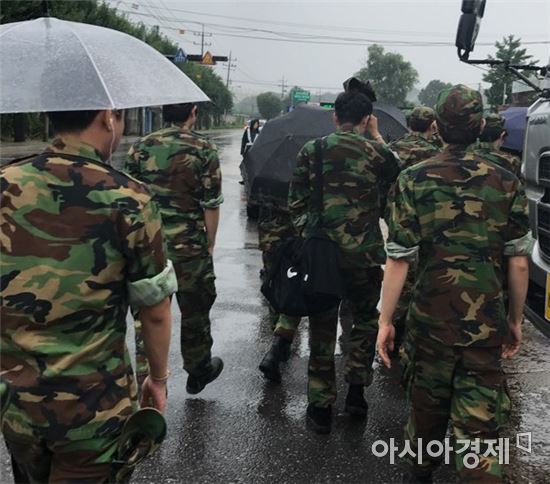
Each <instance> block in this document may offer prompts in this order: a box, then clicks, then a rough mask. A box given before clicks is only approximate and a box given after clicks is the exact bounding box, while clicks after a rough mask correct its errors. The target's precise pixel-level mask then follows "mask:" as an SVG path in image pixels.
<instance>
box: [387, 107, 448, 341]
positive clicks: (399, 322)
mask: <svg viewBox="0 0 550 484" xmlns="http://www.w3.org/2000/svg"><path fill="white" fill-rule="evenodd" d="M410 120H411V121H413V120H419V121H426V122H430V123H431V122H433V121H435V112H434V110H433V109H431V108H428V107H426V106H418V107H416V108H414V109H413V111H412V113H411V116H410ZM390 148H391V149H392V150H393V151H394V152H395V153H396V154H397V155H398V156H399V160H400V162H401V169H402V170H404V169H405V168H408V167H409V166H413V165H415V164H416V163H419V162H421V161H424V160H427V159H428V158H431V157H432V156H435V155H437V154H438V153H439V152H440V151H441V148H440V147H439V145H438V144H436V143H434V141H433V137H432V138H430V139H426V138H425V137H424V136H422V134H421V133H418V132H415V131H411V132H410V133H408V134H406V135H405V136H403V137H402V138H400V139H398V140H396V141H394V142H393V143H392V144H391V145H390ZM415 281H416V268H415V264H414V263H413V264H411V266H410V267H409V273H408V274H407V280H406V281H405V286H404V287H403V291H402V292H401V297H400V298H399V303H398V305H397V308H396V311H395V315H394V323H393V324H394V326H395V330H396V348H397V347H398V346H399V345H400V343H401V341H402V339H403V337H404V333H405V325H406V319H407V311H408V309H409V304H410V302H411V297H412V291H413V287H414V283H415ZM396 351H397V350H396Z"/></svg>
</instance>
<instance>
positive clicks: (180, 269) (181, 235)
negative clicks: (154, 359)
mask: <svg viewBox="0 0 550 484" xmlns="http://www.w3.org/2000/svg"><path fill="white" fill-rule="evenodd" d="M163 114H164V120H165V121H166V122H168V123H171V126H170V127H168V128H164V129H161V130H159V131H156V132H154V133H151V134H149V135H147V136H145V137H144V138H142V139H140V140H138V141H137V142H136V143H135V144H134V145H133V146H132V148H131V149H130V151H129V153H128V157H127V161H126V166H125V171H127V172H128V173H130V174H131V175H132V176H134V177H135V178H137V179H138V180H141V181H143V182H144V183H146V184H147V185H148V187H149V188H150V190H151V191H152V192H153V194H154V199H155V202H156V203H157V204H158V206H159V209H160V213H161V216H162V224H163V229H164V235H165V237H166V245H167V249H168V256H169V258H170V259H171V260H172V262H173V263H174V268H175V270H176V275H177V278H178V292H177V293H176V299H177V302H178V306H179V308H180V311H181V338H180V341H181V354H182V357H183V365H184V366H183V367H184V369H185V370H186V371H187V373H188V374H189V376H188V379H187V385H186V390H187V392H188V393H190V394H192V395H194V394H197V393H199V392H201V391H202V390H203V389H204V387H205V386H206V385H207V384H208V383H210V382H212V381H213V380H215V379H216V378H217V377H218V376H219V374H220V373H221V371H222V369H223V362H222V360H221V359H220V358H218V357H212V354H211V348H212V336H211V331H210V309H211V307H212V305H213V304H214V301H215V299H216V287H215V284H214V281H215V275H214V266H213V261H212V253H213V249H214V244H215V241H216V231H217V228H218V220H219V207H220V205H221V203H222V202H223V196H222V191H221V181H222V180H221V172H220V163H219V159H218V151H217V149H216V147H215V146H214V145H213V144H212V143H211V142H210V141H208V140H207V139H206V138H204V137H202V136H200V135H199V134H197V133H194V132H192V131H191V129H192V127H193V125H194V123H195V121H196V117H197V106H196V105H194V104H177V105H170V106H165V107H164V110H163ZM136 337H137V339H138V344H139V331H136Z"/></svg>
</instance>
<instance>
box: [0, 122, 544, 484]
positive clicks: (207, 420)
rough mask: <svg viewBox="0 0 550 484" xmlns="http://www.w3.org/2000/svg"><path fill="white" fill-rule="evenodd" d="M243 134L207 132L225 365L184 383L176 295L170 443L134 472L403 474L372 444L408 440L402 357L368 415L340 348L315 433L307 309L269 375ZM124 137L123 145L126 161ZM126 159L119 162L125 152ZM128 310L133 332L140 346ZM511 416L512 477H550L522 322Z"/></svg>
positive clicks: (216, 317) (511, 366) (195, 477)
mask: <svg viewBox="0 0 550 484" xmlns="http://www.w3.org/2000/svg"><path fill="white" fill-rule="evenodd" d="M241 135H242V133H241V132H240V131H236V130H227V131H214V132H211V133H210V134H209V136H210V137H211V138H212V139H213V140H214V141H215V142H216V144H217V145H218V147H219V149H220V155H221V160H222V162H221V163H222V172H223V177H224V195H225V203H224V204H223V206H222V212H221V222H220V229H219V233H218V242H217V246H216V249H215V256H214V260H215V270H216V276H217V280H216V284H217V292H218V298H217V301H216V303H215V305H214V308H213V310H212V326H213V327H212V333H213V338H214V348H213V354H214V355H218V356H221V357H222V358H223V360H224V362H225V369H224V371H223V373H222V374H221V376H220V378H219V379H218V380H216V381H215V382H214V383H212V384H210V385H209V386H208V387H206V389H205V390H204V391H203V392H201V393H200V394H199V395H196V396H191V395H188V394H187V393H186V392H185V382H186V374H185V372H184V371H183V368H182V361H181V356H180V353H179V311H178V309H177V306H176V305H175V303H173V306H172V307H173V324H174V326H173V336H172V344H171V350H170V368H171V371H172V376H171V378H170V381H169V385H168V392H169V399H168V409H167V411H166V420H167V423H168V435H167V437H166V439H165V441H164V444H163V445H162V447H161V449H160V451H159V452H158V453H157V454H155V455H154V456H152V457H151V458H149V459H147V460H146V461H145V462H144V463H143V464H141V465H140V466H139V468H138V469H137V471H136V472H135V473H134V476H133V480H132V481H133V482H151V483H161V482H192V483H195V482H197V483H199V482H201V483H202V482H246V483H268V482H277V483H304V482H326V483H328V482H342V483H355V482H362V483H365V482H368V483H379V482H388V483H391V482H401V472H402V468H400V466H399V465H398V464H397V463H398V462H399V458H398V457H397V456H396V459H395V461H396V464H395V465H391V464H390V462H389V455H386V456H385V457H376V456H375V455H374V454H373V452H372V444H373V442H375V441H377V440H384V441H386V442H388V443H389V439H391V438H393V439H395V443H396V445H397V446H398V452H400V451H401V450H402V442H401V438H402V433H403V432H402V429H403V425H404V423H405V420H406V417H407V407H406V403H405V398H404V393H403V391H402V390H401V387H400V386H399V371H398V368H393V369H392V370H386V369H383V368H381V367H380V365H378V364H377V363H376V369H375V381H374V383H373V385H372V386H371V387H369V389H368V391H367V399H368V401H369V405H370V408H369V419H368V421H367V423H366V424H365V423H362V422H361V421H356V420H351V419H350V418H349V417H347V416H346V415H344V414H343V413H342V409H343V396H344V395H345V386H344V384H343V378H342V374H341V371H338V370H340V369H341V363H342V360H343V357H342V352H341V349H340V348H339V347H337V353H338V357H337V373H338V384H339V386H338V390H339V398H338V402H337V404H336V408H335V414H336V418H335V420H334V424H333V429H332V433H331V434H330V435H328V436H322V435H316V434H313V433H311V432H309V431H307V430H306V429H305V409H306V372H307V357H308V341H307V320H306V319H304V320H303V322H302V325H301V330H300V332H299V334H298V335H297V338H296V341H295V342H294V344H293V351H292V356H291V359H290V361H289V362H288V363H287V364H286V365H285V366H284V368H283V383H282V384H281V385H274V384H270V383H267V382H266V381H265V380H264V379H263V377H262V375H261V373H260V372H259V371H258V364H259V362H260V360H261V358H262V356H263V354H264V353H265V351H267V349H268V347H269V344H270V340H271V331H270V324H269V321H268V310H267V307H266V305H265V304H264V302H263V300H262V297H261V295H260V292H259V291H260V281H259V271H260V267H261V254H260V252H259V250H258V247H257V232H256V227H255V224H254V222H251V221H248V220H247V218H246V210H245V201H244V198H243V188H242V186H241V185H239V183H238V182H239V180H240V179H241V177H240V172H239V163H240V156H239V149H240V139H241ZM125 148H126V147H122V149H121V150H119V154H118V157H117V158H118V160H120V159H121V156H122V154H123V152H124V149H125ZM117 164H118V163H117ZM128 321H129V323H130V324H129V333H128V341H129V347H130V352H131V353H132V352H133V344H132V338H133V330H132V327H131V319H129V320H128ZM506 367H507V373H508V375H509V388H510V393H511V396H512V401H513V415H512V422H511V425H510V427H509V428H508V429H507V431H506V435H504V436H505V437H509V438H510V465H508V466H505V472H506V474H507V477H508V479H509V480H510V481H511V482H518V483H519V482H522V483H523V482H532V483H539V482H548V475H547V472H548V470H549V469H550V420H549V419H548V415H550V349H549V341H548V339H547V338H545V337H544V336H543V335H542V334H541V333H539V332H538V331H537V330H536V329H534V328H533V326H531V324H530V323H526V324H525V325H524V343H523V347H522V350H521V353H520V355H519V356H518V357H516V358H514V359H513V360H511V361H510V362H508V363H507V364H506ZM519 432H531V433H532V449H531V453H527V452H526V451H523V450H519V449H516V445H515V444H516V434H517V433H519ZM9 468H10V466H9V457H8V455H7V452H6V450H5V447H4V445H3V443H2V444H1V449H0V470H1V471H2V474H1V479H0V480H1V481H2V482H11V481H12V477H11V470H10V469H9ZM434 478H435V482H456V478H455V477H454V472H453V470H452V466H443V467H442V468H441V469H439V470H438V471H437V472H436V474H435V476H434Z"/></svg>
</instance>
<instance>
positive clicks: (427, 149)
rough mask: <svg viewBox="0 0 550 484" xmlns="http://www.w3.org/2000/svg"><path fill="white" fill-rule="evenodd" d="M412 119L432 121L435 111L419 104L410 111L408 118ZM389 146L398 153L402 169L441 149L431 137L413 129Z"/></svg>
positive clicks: (425, 158) (429, 156)
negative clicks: (426, 136)
mask: <svg viewBox="0 0 550 484" xmlns="http://www.w3.org/2000/svg"><path fill="white" fill-rule="evenodd" d="M414 119H416V120H421V121H429V122H433V121H435V113H434V111H433V109H431V108H428V107H426V106H419V107H416V108H414V109H413V112H412V113H411V116H410V120H411V121H412V120H414ZM390 148H391V149H392V150H393V151H395V152H396V153H397V154H398V155H399V159H400V161H401V169H402V170H404V169H405V168H408V167H409V166H412V165H414V164H416V163H418V162H419V161H424V160H427V159H428V158H431V157H432V156H434V155H436V154H437V153H439V152H440V151H441V148H440V147H439V146H438V145H437V144H436V143H434V141H433V137H431V138H430V139H427V138H425V137H424V136H422V135H421V133H417V132H415V131H411V132H410V133H408V134H406V135H405V136H403V137H402V138H399V139H398V140H396V141H394V142H393V143H391V145H390Z"/></svg>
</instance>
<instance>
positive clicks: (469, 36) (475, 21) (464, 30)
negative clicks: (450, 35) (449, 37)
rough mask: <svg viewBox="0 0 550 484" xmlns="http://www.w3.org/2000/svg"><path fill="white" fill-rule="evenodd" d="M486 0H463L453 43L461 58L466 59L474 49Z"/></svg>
mask: <svg viewBox="0 0 550 484" xmlns="http://www.w3.org/2000/svg"><path fill="white" fill-rule="evenodd" d="M485 3H486V0H463V1H462V15H461V16H460V21H459V23H458V31H457V33H456V42H455V45H456V47H457V48H458V55H459V57H460V58H461V59H463V60H464V59H468V56H469V54H470V52H472V51H473V50H474V47H475V43H476V39H477V34H478V33H479V26H480V24H481V18H482V17H483V14H484V13H485Z"/></svg>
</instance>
